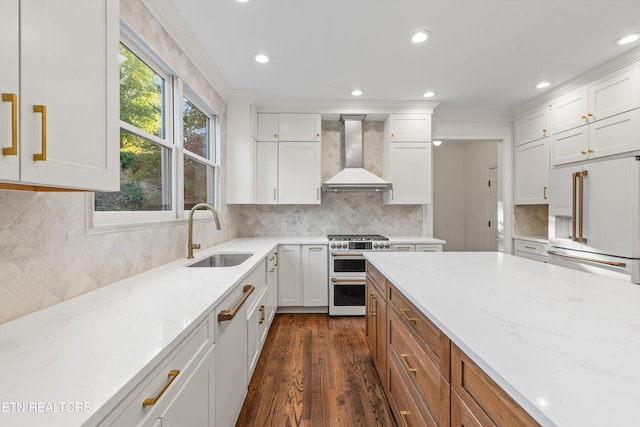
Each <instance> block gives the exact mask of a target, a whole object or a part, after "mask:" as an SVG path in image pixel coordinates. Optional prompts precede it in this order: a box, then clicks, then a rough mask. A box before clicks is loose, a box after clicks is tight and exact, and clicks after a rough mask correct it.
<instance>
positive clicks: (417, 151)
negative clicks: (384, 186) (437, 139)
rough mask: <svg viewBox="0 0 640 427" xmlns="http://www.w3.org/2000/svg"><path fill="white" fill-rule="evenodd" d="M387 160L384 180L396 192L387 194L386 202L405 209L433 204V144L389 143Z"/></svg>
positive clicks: (384, 198) (392, 191) (385, 194)
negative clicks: (405, 207) (402, 206)
mask: <svg viewBox="0 0 640 427" xmlns="http://www.w3.org/2000/svg"><path fill="white" fill-rule="evenodd" d="M385 156H386V157H387V158H386V159H385V160H386V162H385V178H386V179H387V181H389V182H391V184H392V185H393V189H392V190H390V191H388V192H385V193H384V195H383V200H384V202H385V203H388V204H405V205H411V204H413V205H425V204H429V203H431V143H430V142H394V143H389V144H388V151H387V152H386V153H385Z"/></svg>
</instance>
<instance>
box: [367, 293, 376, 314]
mask: <svg viewBox="0 0 640 427" xmlns="http://www.w3.org/2000/svg"><path fill="white" fill-rule="evenodd" d="M374 299H376V296H375V295H374V294H371V295H369V314H370V315H372V316H375V315H376V312H375V311H374V309H373V300H374Z"/></svg>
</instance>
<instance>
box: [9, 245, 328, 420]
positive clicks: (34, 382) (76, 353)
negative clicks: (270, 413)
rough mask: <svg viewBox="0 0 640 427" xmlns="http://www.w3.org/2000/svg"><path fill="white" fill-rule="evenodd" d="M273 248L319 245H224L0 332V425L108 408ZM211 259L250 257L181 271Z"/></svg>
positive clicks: (81, 417)
mask: <svg viewBox="0 0 640 427" xmlns="http://www.w3.org/2000/svg"><path fill="white" fill-rule="evenodd" d="M279 243H291V244H322V243H327V238H326V237H324V236H322V237H300V238H295V237H286V238H281V237H264V238H260V237H259V238H240V239H236V240H232V241H229V242H226V243H223V244H221V245H218V246H216V247H213V248H210V249H207V250H202V251H196V254H195V256H196V258H195V259H193V260H187V259H180V260H177V261H175V262H172V263H169V264H166V265H164V266H162V267H159V268H156V269H153V270H150V271H147V272H145V273H142V274H139V275H137V276H133V277H130V278H128V279H125V280H122V281H119V282H116V283H113V284H111V285H109V286H105V287H103V288H100V289H98V290H96V291H93V292H90V293H87V294H84V295H81V296H79V297H76V298H73V299H71V300H68V301H65V302H63V303H60V304H57V305H55V306H52V307H49V308H47V309H44V310H41V311H39V312H36V313H33V314H30V315H28V316H25V317H22V318H19V319H16V320H14V321H11V322H8V323H5V324H3V325H0V426H22V427H24V426H48V427H53V426H65V427H69V426H79V425H81V424H82V423H84V422H86V421H87V420H88V419H89V418H90V417H91V416H93V415H94V414H95V413H96V412H97V411H100V412H101V413H103V412H105V411H107V410H108V409H109V408H108V406H110V405H113V404H114V401H113V400H111V401H110V399H111V398H112V397H113V396H115V395H118V397H117V399H119V398H122V397H124V395H125V393H126V392H128V391H130V390H131V389H132V387H133V385H135V384H136V383H137V382H139V381H140V380H141V379H142V378H143V377H144V376H145V375H146V374H148V370H149V367H150V364H151V366H152V365H153V364H154V363H156V362H157V361H160V360H161V359H162V358H164V357H165V356H166V355H167V354H168V350H167V348H168V347H169V346H170V345H171V344H172V343H177V342H179V341H180V340H182V339H183V338H184V337H186V336H187V335H188V333H189V332H191V330H192V329H193V328H194V327H195V326H196V325H197V324H198V323H199V322H200V321H201V320H202V319H204V317H205V314H206V313H208V312H209V311H210V310H212V309H213V308H214V306H215V305H216V303H217V302H218V301H220V300H222V299H223V298H224V297H225V296H226V295H227V293H228V292H229V291H230V290H231V288H233V286H234V285H235V284H236V283H238V282H240V281H241V280H242V279H243V278H244V277H245V276H246V275H247V274H248V273H249V272H250V271H251V270H252V268H253V267H255V266H256V265H257V264H258V263H259V262H260V261H261V260H263V259H264V258H265V257H266V256H267V255H268V254H269V253H270V252H271V250H272V249H274V248H275V247H276V246H277V245H278V244H279ZM216 252H252V253H253V254H254V255H253V256H252V257H250V258H249V259H248V260H247V261H245V262H244V263H242V264H240V265H239V266H236V267H225V268H185V265H188V264H191V263H193V262H196V261H197V260H198V259H199V258H203V257H205V256H207V255H209V254H211V253H216ZM105 262H108V260H105ZM114 400H116V399H114Z"/></svg>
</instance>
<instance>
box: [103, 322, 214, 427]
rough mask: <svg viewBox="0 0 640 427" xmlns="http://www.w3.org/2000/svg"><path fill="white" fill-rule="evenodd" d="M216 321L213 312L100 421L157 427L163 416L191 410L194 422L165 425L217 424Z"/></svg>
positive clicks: (111, 424) (107, 423)
mask: <svg viewBox="0 0 640 427" xmlns="http://www.w3.org/2000/svg"><path fill="white" fill-rule="evenodd" d="M213 323H214V318H213V315H212V314H211V315H209V316H208V317H207V318H206V320H204V321H203V322H202V323H200V324H199V325H198V326H197V327H196V328H195V329H194V330H193V331H192V332H191V333H189V335H188V336H187V337H186V338H185V339H184V340H183V341H182V342H180V343H179V344H178V345H177V346H176V348H175V349H174V350H173V351H171V352H170V353H169V355H168V356H167V357H165V358H164V359H163V360H162V361H161V362H159V363H158V364H157V365H156V366H155V367H153V368H152V369H151V372H150V373H149V374H148V375H146V376H145V377H144V379H143V380H142V381H141V382H140V383H139V384H137V385H135V386H134V388H133V391H131V392H130V393H129V394H128V395H127V397H126V398H125V399H123V400H122V401H121V402H119V403H118V404H117V405H116V407H115V409H114V410H112V411H111V412H110V413H109V414H108V415H107V416H106V417H105V418H104V419H102V420H101V421H99V422H97V423H96V424H97V425H99V426H114V427H119V426H145V427H146V426H155V425H158V420H159V419H161V418H163V417H166V418H167V420H168V421H169V420H177V419H179V414H180V413H183V412H184V411H188V412H189V413H191V412H192V413H193V415H192V416H193V418H191V419H192V420H193V421H194V423H191V424H184V423H183V422H181V423H180V424H177V423H173V424H165V423H163V424H162V425H193V426H213V425H214V423H213V410H214V407H213V399H214V394H215V390H214V388H213V383H212V378H213V377H212V373H213V370H214V359H215V357H214V346H213ZM194 393H196V394H198V398H197V399H194V398H193V396H194ZM200 394H203V395H204V396H205V398H202V397H201V396H200ZM190 416H191V415H190Z"/></svg>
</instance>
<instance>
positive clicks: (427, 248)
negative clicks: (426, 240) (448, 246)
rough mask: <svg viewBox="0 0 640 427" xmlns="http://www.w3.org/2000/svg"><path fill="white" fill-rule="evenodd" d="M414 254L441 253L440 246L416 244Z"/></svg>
mask: <svg viewBox="0 0 640 427" xmlns="http://www.w3.org/2000/svg"><path fill="white" fill-rule="evenodd" d="M416 252H442V245H423V244H416Z"/></svg>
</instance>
